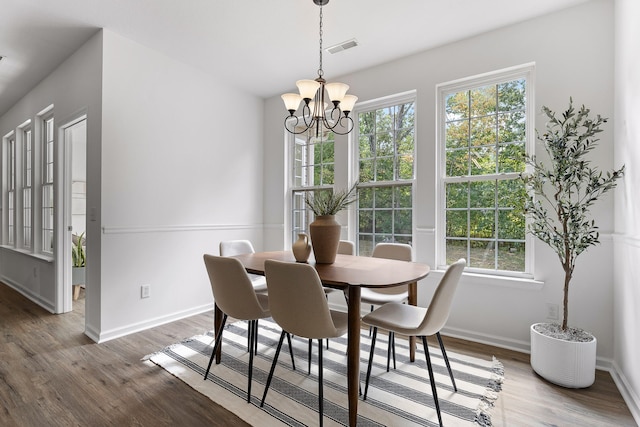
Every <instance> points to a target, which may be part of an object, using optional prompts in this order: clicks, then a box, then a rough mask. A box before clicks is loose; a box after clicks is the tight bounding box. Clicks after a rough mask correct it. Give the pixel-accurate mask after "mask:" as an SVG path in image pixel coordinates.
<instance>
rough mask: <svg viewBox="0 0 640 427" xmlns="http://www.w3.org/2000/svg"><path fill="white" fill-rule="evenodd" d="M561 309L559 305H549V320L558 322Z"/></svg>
mask: <svg viewBox="0 0 640 427" xmlns="http://www.w3.org/2000/svg"><path fill="white" fill-rule="evenodd" d="M559 314H560V309H559V307H558V304H552V303H549V302H548V303H547V319H549V320H558V317H559Z"/></svg>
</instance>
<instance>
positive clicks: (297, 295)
mask: <svg viewBox="0 0 640 427" xmlns="http://www.w3.org/2000/svg"><path fill="white" fill-rule="evenodd" d="M264 270H265V274H266V276H267V289H268V292H269V308H270V310H271V317H273V320H275V321H276V323H278V324H279V325H280V327H281V328H282V329H284V330H285V331H287V332H289V333H292V334H294V335H298V336H301V337H304V338H313V339H320V338H328V337H333V336H336V327H335V325H334V323H333V320H332V318H331V312H330V311H329V304H328V303H327V298H326V296H325V293H324V289H323V288H322V282H321V281H320V277H318V273H317V272H316V270H315V268H313V266H311V265H309V264H301V263H292V262H282V261H276V260H267V261H265V263H264Z"/></svg>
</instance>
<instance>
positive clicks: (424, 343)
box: [422, 337, 442, 427]
mask: <svg viewBox="0 0 640 427" xmlns="http://www.w3.org/2000/svg"><path fill="white" fill-rule="evenodd" d="M422 346H423V347H424V354H425V356H426V358H427V370H428V371H429V381H430V382H431V392H432V393H433V401H434V402H435V404H436V412H437V413H438V422H439V423H440V427H442V415H441V414H440V402H438V391H437V390H436V379H435V378H434V376H433V367H432V366H431V356H430V355H429V346H428V345H427V337H422Z"/></svg>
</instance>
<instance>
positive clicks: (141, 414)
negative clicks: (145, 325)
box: [0, 284, 636, 427]
mask: <svg viewBox="0 0 640 427" xmlns="http://www.w3.org/2000/svg"><path fill="white" fill-rule="evenodd" d="M212 324H213V313H208V314H202V315H198V316H193V317H191V318H188V319H185V320H181V321H177V322H173V323H171V324H168V325H163V326H160V327H157V328H153V329H151V330H147V331H144V332H140V333H137V334H133V335H129V336H127V337H124V338H119V339H116V340H112V341H109V342H106V343H104V344H95V343H93V342H92V341H91V340H90V339H89V338H87V337H86V336H85V335H84V334H83V330H84V300H83V294H81V296H80V299H79V300H78V301H76V302H74V311H73V312H72V313H67V314H63V315H53V314H49V313H47V312H46V311H45V310H43V309H42V308H40V307H39V306H37V305H35V304H34V303H32V302H30V301H28V300H27V299H26V298H24V297H23V296H22V295H20V294H19V293H17V292H15V291H13V290H12V289H10V288H9V287H7V286H5V285H3V284H0V426H20V427H25V426H26V427H31V426H33V427H41V426H92V427H94V426H168V425H180V426H246V425H247V424H246V423H244V422H243V421H241V420H240V419H238V418H237V417H236V416H235V415H233V414H231V413H229V412H228V411H226V410H225V409H223V408H221V407H220V406H218V405H216V404H215V403H213V402H211V401H210V400H209V399H207V398H206V397H204V396H202V395H201V394H200V393H198V392H196V391H194V390H193V389H191V388H190V387H189V386H187V385H186V384H184V383H183V382H182V381H180V380H178V379H176V378H175V377H173V376H172V375H171V374H169V373H167V372H166V371H164V370H163V369H161V368H159V367H156V366H149V365H147V364H145V363H142V362H141V361H140V359H141V358H142V357H143V356H144V355H146V354H149V353H152V352H154V351H156V350H158V349H160V348H162V347H164V346H166V345H168V344H171V343H174V342H176V341H179V340H181V339H183V338H187V337H189V336H192V335H196V334H199V333H202V332H203V331H205V330H208V329H211V327H212ZM445 343H446V346H447V348H448V349H450V350H451V351H455V352H459V353H465V354H469V355H473V356H476V357H483V358H491V356H492V355H495V356H496V357H497V358H498V359H500V361H501V362H502V363H503V364H504V366H505V376H506V379H505V383H504V385H503V391H502V392H500V395H499V398H498V401H497V403H496V406H495V408H494V409H493V411H492V417H493V422H494V425H495V426H498V427H499V426H635V425H636V424H635V422H634V421H633V418H632V416H631V414H630V412H629V410H628V409H627V407H626V405H625V404H624V401H623V400H622V397H621V396H620V393H619V392H618V390H617V389H616V387H615V385H614V383H613V381H612V379H611V376H610V375H609V374H608V373H606V372H600V371H598V373H597V377H596V383H595V384H594V385H593V386H592V387H590V388H588V389H585V390H568V389H564V388H561V387H556V386H553V385H551V384H548V383H547V382H545V381H543V380H542V379H540V378H539V377H537V376H536V375H535V374H534V373H533V372H532V370H531V367H530V366H529V357H528V355H526V354H521V353H517V352H513V351H509V350H503V349H499V348H495V347H490V346H486V345H480V344H474V343H469V342H466V341H461V340H456V339H447V338H446V337H445Z"/></svg>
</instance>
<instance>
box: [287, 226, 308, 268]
mask: <svg viewBox="0 0 640 427" xmlns="http://www.w3.org/2000/svg"><path fill="white" fill-rule="evenodd" d="M291 251H292V252H293V256H294V257H295V259H296V261H298V262H307V260H308V259H309V255H311V244H310V243H309V236H307V235H306V234H304V233H300V234H298V240H296V241H295V242H294V243H293V245H291Z"/></svg>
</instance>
